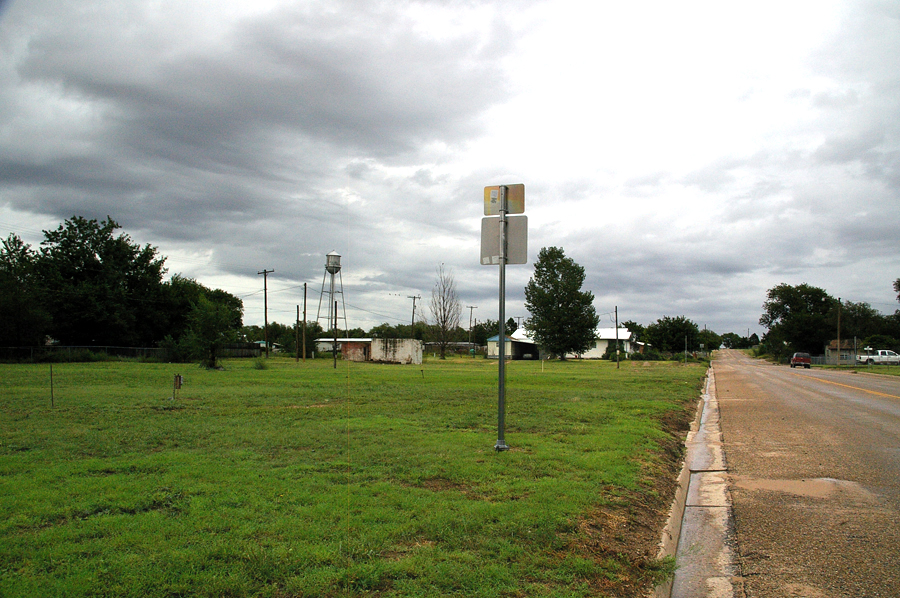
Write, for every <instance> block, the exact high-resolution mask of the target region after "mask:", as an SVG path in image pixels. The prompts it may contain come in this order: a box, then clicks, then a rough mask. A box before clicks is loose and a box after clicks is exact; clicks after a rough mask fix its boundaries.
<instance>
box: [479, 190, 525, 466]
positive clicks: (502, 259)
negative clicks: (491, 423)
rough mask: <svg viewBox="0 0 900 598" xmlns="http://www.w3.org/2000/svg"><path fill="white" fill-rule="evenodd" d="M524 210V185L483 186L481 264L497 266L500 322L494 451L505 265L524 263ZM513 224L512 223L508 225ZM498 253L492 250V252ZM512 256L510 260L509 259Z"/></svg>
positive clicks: (501, 391) (501, 423)
mask: <svg viewBox="0 0 900 598" xmlns="http://www.w3.org/2000/svg"><path fill="white" fill-rule="evenodd" d="M524 211H525V185H522V184H519V185H498V186H494V187H485V188H484V213H485V215H486V216H493V215H498V216H499V218H484V219H482V221H481V263H482V264H483V265H493V264H498V265H499V266H500V312H499V313H500V322H499V328H500V330H499V335H498V336H497V341H498V343H499V350H498V355H497V357H498V359H499V364H498V378H499V381H498V385H497V386H498V390H497V394H498V396H497V444H495V445H494V450H496V451H508V450H509V445H508V444H506V264H507V263H511V264H524V263H525V262H526V260H527V255H528V250H527V242H528V219H527V218H526V217H525V216H513V217H512V218H510V216H509V214H521V213H523V212H524ZM513 224H514V226H512V225H513ZM497 250H499V251H498V253H494V252H495V251H497ZM511 255H512V258H513V259H510V256H511Z"/></svg>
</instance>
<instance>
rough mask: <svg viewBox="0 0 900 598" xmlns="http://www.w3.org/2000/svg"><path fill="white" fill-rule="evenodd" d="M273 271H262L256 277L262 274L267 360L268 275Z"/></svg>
mask: <svg viewBox="0 0 900 598" xmlns="http://www.w3.org/2000/svg"><path fill="white" fill-rule="evenodd" d="M274 271H275V270H263V271H262V272H257V273H256V274H257V276H258V275H260V274H262V277H263V321H264V322H265V331H264V334H265V343H266V359H268V358H269V288H268V278H269V274H271V273H272V272H274Z"/></svg>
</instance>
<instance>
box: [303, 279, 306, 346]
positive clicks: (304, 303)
mask: <svg viewBox="0 0 900 598" xmlns="http://www.w3.org/2000/svg"><path fill="white" fill-rule="evenodd" d="M303 362H304V363H306V283H305V282H304V283H303Z"/></svg>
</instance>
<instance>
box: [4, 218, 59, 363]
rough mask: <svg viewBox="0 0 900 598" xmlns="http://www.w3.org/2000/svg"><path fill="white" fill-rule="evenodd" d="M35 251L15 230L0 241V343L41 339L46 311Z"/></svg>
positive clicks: (8, 344)
mask: <svg viewBox="0 0 900 598" xmlns="http://www.w3.org/2000/svg"><path fill="white" fill-rule="evenodd" d="M36 258H37V253H36V252H35V251H33V250H32V249H31V246H30V245H28V244H26V243H24V242H23V241H22V239H21V238H20V237H19V236H18V235H16V234H10V235H9V237H7V238H6V239H4V240H3V242H2V244H0V314H2V317H0V346H5V347H22V346H37V345H42V344H43V343H44V338H45V335H46V334H47V331H48V330H49V328H50V324H51V320H50V314H49V313H48V312H47V310H46V309H45V307H44V300H43V298H42V297H41V292H40V289H39V288H38V286H37V284H38V283H37V281H36V272H35V260H36Z"/></svg>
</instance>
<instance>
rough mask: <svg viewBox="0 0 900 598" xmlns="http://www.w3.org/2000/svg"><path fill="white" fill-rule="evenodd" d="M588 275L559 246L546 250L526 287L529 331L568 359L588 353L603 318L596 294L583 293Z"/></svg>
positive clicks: (542, 342) (539, 341)
mask: <svg viewBox="0 0 900 598" xmlns="http://www.w3.org/2000/svg"><path fill="white" fill-rule="evenodd" d="M584 279H585V274H584V268H583V267H582V266H579V265H578V264H577V263H575V261H574V260H572V259H571V258H569V257H566V254H565V252H563V250H562V248H559V247H544V248H543V249H541V251H540V252H539V253H538V259H537V261H536V262H535V264H534V275H533V276H532V277H531V280H530V281H528V285H527V286H526V287H525V308H526V309H527V310H528V311H529V313H530V314H531V318H529V319H528V320H526V322H525V329H526V330H528V331H530V332H531V333H532V336H533V338H534V341H535V342H536V343H537V344H538V345H539V346H541V347H543V348H544V350H546V351H548V352H549V353H551V354H553V355H556V356H557V357H559V358H560V359H565V357H566V354H567V353H584V352H585V351H587V350H588V349H590V348H591V347H592V346H593V344H594V339H595V337H596V330H597V324H599V323H600V317H599V316H598V315H597V312H596V310H595V309H594V305H593V303H594V294H593V293H591V292H590V291H582V290H581V287H582V285H583V284H584Z"/></svg>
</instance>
